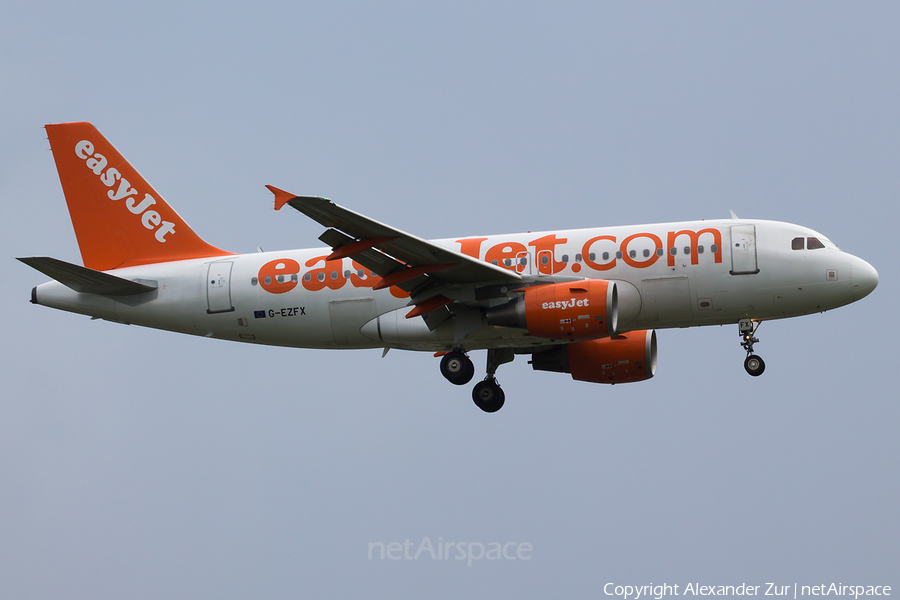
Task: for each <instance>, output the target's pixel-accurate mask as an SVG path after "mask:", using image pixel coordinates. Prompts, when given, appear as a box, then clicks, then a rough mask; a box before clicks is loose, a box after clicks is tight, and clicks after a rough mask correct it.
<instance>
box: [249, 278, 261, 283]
mask: <svg viewBox="0 0 900 600" xmlns="http://www.w3.org/2000/svg"><path fill="white" fill-rule="evenodd" d="M258 283H259V279H257V278H256V277H251V278H250V285H256V284H258Z"/></svg>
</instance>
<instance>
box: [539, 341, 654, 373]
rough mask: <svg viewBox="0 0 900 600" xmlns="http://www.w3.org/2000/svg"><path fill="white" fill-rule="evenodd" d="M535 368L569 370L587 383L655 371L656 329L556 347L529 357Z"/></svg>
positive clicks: (567, 371) (560, 371)
mask: <svg viewBox="0 0 900 600" xmlns="http://www.w3.org/2000/svg"><path fill="white" fill-rule="evenodd" d="M531 366H532V368H534V370H536V371H556V372H558V373H571V374H572V379H575V380H577V381H589V382H591V383H631V382H634V381H644V380H646V379H650V378H651V377H653V375H655V374H656V332H655V331H653V330H652V329H651V330H649V331H630V332H628V333H623V334H622V335H617V336H614V337H611V338H606V339H601V340H588V341H585V342H574V343H571V344H565V345H561V346H556V347H555V348H553V349H551V350H545V351H544V352H536V353H535V354H533V355H532V356H531Z"/></svg>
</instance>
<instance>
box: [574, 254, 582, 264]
mask: <svg viewBox="0 0 900 600" xmlns="http://www.w3.org/2000/svg"><path fill="white" fill-rule="evenodd" d="M575 262H581V255H580V254H576V255H575Z"/></svg>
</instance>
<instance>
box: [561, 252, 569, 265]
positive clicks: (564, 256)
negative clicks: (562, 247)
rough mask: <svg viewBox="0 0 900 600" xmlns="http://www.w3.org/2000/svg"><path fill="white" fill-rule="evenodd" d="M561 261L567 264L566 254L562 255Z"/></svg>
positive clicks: (567, 257) (567, 256)
mask: <svg viewBox="0 0 900 600" xmlns="http://www.w3.org/2000/svg"><path fill="white" fill-rule="evenodd" d="M562 261H563V262H564V263H567V262H569V255H568V254H563V255H562Z"/></svg>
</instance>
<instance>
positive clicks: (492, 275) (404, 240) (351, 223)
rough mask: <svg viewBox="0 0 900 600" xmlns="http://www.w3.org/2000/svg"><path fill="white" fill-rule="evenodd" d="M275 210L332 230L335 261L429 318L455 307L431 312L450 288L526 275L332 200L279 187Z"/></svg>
mask: <svg viewBox="0 0 900 600" xmlns="http://www.w3.org/2000/svg"><path fill="white" fill-rule="evenodd" d="M266 187H267V188H269V190H270V191H271V192H272V193H273V194H275V210H280V209H281V207H282V206H284V205H285V204H287V205H289V206H290V207H292V208H295V209H296V210H298V211H300V212H302V213H303V214H305V215H306V216H308V217H310V218H311V219H313V220H314V221H316V222H318V223H320V224H321V225H323V226H325V227H328V228H329V229H328V230H327V231H325V233H323V234H322V235H321V236H320V237H319V239H320V240H322V241H323V242H325V243H326V244H328V245H329V246H331V248H332V250H333V252H332V254H331V255H330V256H329V257H328V259H329V260H336V259H339V258H352V259H353V260H355V261H356V262H358V263H359V264H361V265H363V266H364V267H366V268H367V269H370V270H372V271H374V272H375V273H376V274H377V275H379V276H381V277H382V281H381V282H380V283H379V284H377V285H376V286H375V287H376V289H380V288H384V287H390V286H392V285H396V286H398V287H400V288H401V289H403V290H405V291H407V292H410V293H411V294H412V295H413V301H412V303H413V304H416V305H417V307H419V308H420V310H421V311H423V312H418V313H416V314H425V312H430V310H434V308H439V307H440V306H443V305H444V304H447V303H449V302H450V300H449V299H447V298H444V300H447V302H444V303H443V304H441V303H439V302H440V300H432V304H437V305H436V306H434V307H433V308H430V310H428V311H426V310H425V309H426V308H429V306H426V302H427V301H428V300H429V299H431V298H441V297H443V296H439V294H440V293H441V291H442V290H446V288H447V287H448V286H450V287H456V286H465V287H467V288H470V289H474V288H475V287H482V286H487V285H491V284H506V285H516V284H518V283H521V282H522V281H523V278H522V276H521V275H519V274H518V273H516V272H515V271H509V270H507V269H504V268H502V267H499V266H496V265H492V264H490V263H486V262H484V261H481V260H478V259H476V258H472V257H471V256H467V255H465V254H462V253H460V252H455V251H453V250H449V249H447V248H444V247H442V246H438V245H437V244H433V243H432V242H429V241H427V240H424V239H422V238H419V237H416V236H414V235H411V234H409V233H406V232H404V231H400V230H399V229H395V228H393V227H390V226H389V225H385V224H384V223H379V222H378V221H376V220H374V219H370V218H368V217H366V216H363V215H361V214H359V213H356V212H353V211H352V210H349V209H346V208H344V207H342V206H338V205H337V204H335V203H334V202H332V201H331V200H328V199H327V198H320V197H315V196H295V195H293V194H290V193H288V192H285V191H283V190H280V189H278V188H276V187H274V186H271V185H267V186H266Z"/></svg>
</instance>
